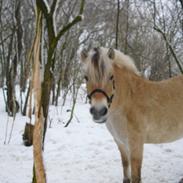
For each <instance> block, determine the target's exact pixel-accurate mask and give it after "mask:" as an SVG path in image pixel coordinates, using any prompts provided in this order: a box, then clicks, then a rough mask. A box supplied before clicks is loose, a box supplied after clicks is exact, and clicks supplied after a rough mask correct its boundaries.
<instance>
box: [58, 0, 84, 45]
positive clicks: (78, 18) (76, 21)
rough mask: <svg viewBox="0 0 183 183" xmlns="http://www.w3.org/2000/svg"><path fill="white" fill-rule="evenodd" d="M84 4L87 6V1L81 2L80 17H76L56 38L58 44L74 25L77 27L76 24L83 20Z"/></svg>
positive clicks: (82, 0)
mask: <svg viewBox="0 0 183 183" xmlns="http://www.w3.org/2000/svg"><path fill="white" fill-rule="evenodd" d="M84 4H85V0H81V4H80V10H79V15H78V16H76V17H75V18H74V19H73V20H72V21H71V22H69V23H68V24H67V25H65V26H64V27H63V28H62V29H61V30H60V31H59V32H58V35H57V36H56V42H58V40H59V39H60V38H61V37H62V36H63V35H64V33H65V32H67V31H68V30H69V29H70V28H71V27H72V26H73V25H75V24H76V23H78V22H80V21H81V20H82V14H83V11H84Z"/></svg>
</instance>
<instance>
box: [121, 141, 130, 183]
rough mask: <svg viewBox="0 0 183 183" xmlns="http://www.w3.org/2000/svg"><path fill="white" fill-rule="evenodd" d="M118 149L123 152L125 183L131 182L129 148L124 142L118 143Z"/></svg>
mask: <svg viewBox="0 0 183 183" xmlns="http://www.w3.org/2000/svg"><path fill="white" fill-rule="evenodd" d="M118 149H119V151H120V154H121V160H122V165H123V175H124V178H123V183H130V167H129V166H130V163H129V157H128V153H127V150H126V148H125V146H124V145H123V144H118Z"/></svg>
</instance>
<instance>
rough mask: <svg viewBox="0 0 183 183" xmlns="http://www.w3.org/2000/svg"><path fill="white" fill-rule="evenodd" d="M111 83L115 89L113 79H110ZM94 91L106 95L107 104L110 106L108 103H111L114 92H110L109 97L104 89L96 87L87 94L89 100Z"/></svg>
mask: <svg viewBox="0 0 183 183" xmlns="http://www.w3.org/2000/svg"><path fill="white" fill-rule="evenodd" d="M112 84H113V90H115V81H114V80H113V81H112ZM95 93H102V94H103V95H104V96H105V97H106V99H107V102H108V106H109V107H110V105H111V103H112V99H113V97H114V94H112V95H111V96H110V97H109V96H108V95H107V93H106V92H105V91H104V90H102V89H100V88H97V89H95V90H93V91H92V92H91V93H90V94H88V95H87V97H88V98H89V100H90V101H91V98H92V96H93V95H94V94H95Z"/></svg>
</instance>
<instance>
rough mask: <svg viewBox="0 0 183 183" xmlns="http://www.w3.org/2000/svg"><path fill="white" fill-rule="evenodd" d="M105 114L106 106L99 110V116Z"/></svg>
mask: <svg viewBox="0 0 183 183" xmlns="http://www.w3.org/2000/svg"><path fill="white" fill-rule="evenodd" d="M106 114H107V107H103V108H102V109H101V110H100V115H101V116H104V115H106Z"/></svg>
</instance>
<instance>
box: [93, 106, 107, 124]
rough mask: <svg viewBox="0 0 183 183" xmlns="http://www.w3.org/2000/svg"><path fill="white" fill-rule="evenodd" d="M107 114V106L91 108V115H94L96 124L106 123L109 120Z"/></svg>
mask: <svg viewBox="0 0 183 183" xmlns="http://www.w3.org/2000/svg"><path fill="white" fill-rule="evenodd" d="M107 112H108V109H107V107H105V106H104V107H102V108H96V107H91V108H90V113H91V114H92V116H93V120H94V121H95V122H96V123H105V122H106V120H107V117H106V115H107Z"/></svg>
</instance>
